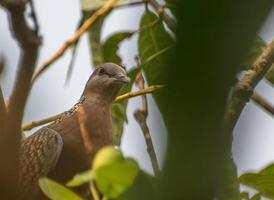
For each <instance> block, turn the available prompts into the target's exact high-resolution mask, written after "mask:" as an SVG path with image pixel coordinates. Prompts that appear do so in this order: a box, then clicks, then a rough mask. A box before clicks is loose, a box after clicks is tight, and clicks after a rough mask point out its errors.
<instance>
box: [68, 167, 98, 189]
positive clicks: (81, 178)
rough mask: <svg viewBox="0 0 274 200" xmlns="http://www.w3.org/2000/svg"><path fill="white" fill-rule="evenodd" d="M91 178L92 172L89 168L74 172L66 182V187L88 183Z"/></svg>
mask: <svg viewBox="0 0 274 200" xmlns="http://www.w3.org/2000/svg"><path fill="white" fill-rule="evenodd" d="M92 179H93V173H92V171H91V170H87V171H85V172H82V173H79V174H76V175H75V176H74V177H73V179H72V180H70V181H69V182H68V183H67V186H68V187H76V186H79V185H83V184H84V183H88V182H90V181H91V180H92Z"/></svg>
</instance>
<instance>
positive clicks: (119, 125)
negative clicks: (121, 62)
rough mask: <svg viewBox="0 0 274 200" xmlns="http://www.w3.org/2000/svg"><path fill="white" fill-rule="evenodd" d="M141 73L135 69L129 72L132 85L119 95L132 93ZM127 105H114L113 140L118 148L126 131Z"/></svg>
mask: <svg viewBox="0 0 274 200" xmlns="http://www.w3.org/2000/svg"><path fill="white" fill-rule="evenodd" d="M139 71H140V69H139V68H134V69H132V70H131V71H130V72H128V77H129V78H130V79H131V83H130V84H127V85H124V86H123V87H122V89H121V90H120V92H119V94H118V95H122V94H125V93H127V92H130V91H131V88H132V85H133V83H134V80H135V78H136V75H137V74H138V72H139ZM127 104H128V100H126V101H123V102H120V103H115V104H113V105H112V112H111V115H112V128H113V140H114V144H115V145H117V146H119V145H120V143H121V137H122V133H123V130H124V123H125V122H127V115H126V114H127V113H126V109H127Z"/></svg>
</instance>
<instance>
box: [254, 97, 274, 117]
mask: <svg viewBox="0 0 274 200" xmlns="http://www.w3.org/2000/svg"><path fill="white" fill-rule="evenodd" d="M251 99H252V100H253V101H254V102H255V103H256V104H258V105H259V106H261V107H262V108H263V109H264V110H266V111H268V112H269V113H270V114H272V115H273V116H274V107H273V106H272V105H271V104H270V103H269V102H267V101H266V100H265V99H264V98H263V97H261V96H260V95H258V94H257V93H256V92H254V93H253V95H252V96H251Z"/></svg>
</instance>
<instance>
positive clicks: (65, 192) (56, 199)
mask: <svg viewBox="0 0 274 200" xmlns="http://www.w3.org/2000/svg"><path fill="white" fill-rule="evenodd" d="M39 185H40V188H41V189H42V191H43V192H44V194H45V195H47V197H49V198H50V199H51V200H64V199H67V200H81V199H82V198H81V197H79V196H78V195H77V194H75V193H74V192H72V191H71V190H69V189H67V188H66V187H64V186H62V185H61V184H59V183H57V182H55V181H53V180H50V179H48V178H41V179H40V180H39Z"/></svg>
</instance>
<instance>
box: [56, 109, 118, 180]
mask: <svg viewBox="0 0 274 200" xmlns="http://www.w3.org/2000/svg"><path fill="white" fill-rule="evenodd" d="M51 128H52V129H54V130H56V131H57V132H58V133H60V134H61V136H62V139H63V143H64V146H63V151H62V153H61V156H60V159H59V161H58V163H57V166H56V169H55V170H54V172H53V173H52V174H53V176H54V177H56V178H57V179H58V180H59V181H61V182H66V181H68V180H70V179H71V178H72V177H73V176H74V175H75V174H76V173H79V172H81V171H84V170H87V169H88V168H90V166H91V163H92V160H93V158H94V155H95V154H96V152H97V151H98V150H99V149H100V148H102V147H103V146H105V145H110V144H112V143H113V139H112V137H113V136H112V125H111V112H110V107H107V106H104V105H100V104H99V105H98V104H96V105H83V106H80V107H79V108H77V110H76V111H75V113H74V114H73V115H71V116H69V117H67V118H65V119H63V121H61V122H60V123H58V124H53V125H52V127H51Z"/></svg>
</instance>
